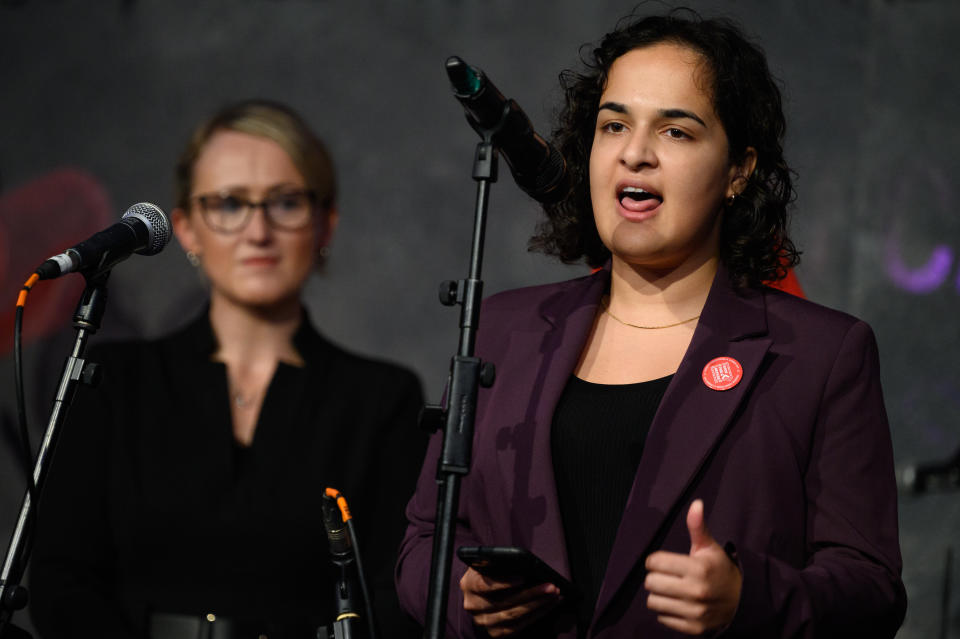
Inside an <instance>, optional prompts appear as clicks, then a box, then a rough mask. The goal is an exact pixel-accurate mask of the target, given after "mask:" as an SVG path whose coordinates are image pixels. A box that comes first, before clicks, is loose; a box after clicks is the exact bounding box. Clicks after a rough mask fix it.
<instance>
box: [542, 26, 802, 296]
mask: <svg viewBox="0 0 960 639" xmlns="http://www.w3.org/2000/svg"><path fill="white" fill-rule="evenodd" d="M663 42H669V43H675V44H679V45H681V46H684V47H688V48H690V49H692V50H693V51H695V52H697V53H699V54H700V55H701V56H702V58H703V60H704V62H705V63H706V70H707V71H708V75H707V76H706V77H707V79H708V81H709V86H710V89H711V90H712V94H713V104H714V108H715V109H716V112H717V115H718V116H719V118H720V121H721V122H722V124H723V128H724V131H725V132H726V134H727V139H728V142H729V148H730V150H729V153H730V161H731V162H732V163H735V164H739V163H741V162H742V161H743V160H744V157H745V153H746V151H747V148H748V147H753V148H754V149H756V152H757V164H756V168H755V170H754V171H753V173H752V174H751V175H750V176H749V177H747V178H744V179H745V181H746V184H745V185H744V188H743V189H742V190H741V192H740V195H738V196H737V197H736V198H735V199H734V201H733V202H732V203H724V205H723V206H724V213H723V220H722V222H721V225H722V227H721V239H720V259H721V261H722V262H723V264H724V265H725V266H726V268H727V270H728V272H729V274H730V278H731V280H732V282H733V283H734V285H736V286H740V287H746V286H759V285H760V284H762V283H764V282H773V281H776V280H779V279H782V278H783V277H785V276H786V272H787V268H788V267H791V266H794V265H796V264H797V263H798V262H799V252H798V251H797V249H796V247H795V246H794V244H793V242H792V241H791V240H790V238H789V237H788V236H787V205H788V204H789V203H790V202H791V201H792V200H793V197H794V191H793V185H792V181H791V175H792V171H791V170H790V168H789V167H788V166H787V164H786V161H785V160H784V158H783V145H782V141H783V135H784V131H785V128H786V122H785V120H784V116H783V107H782V104H781V97H780V90H779V89H778V87H777V84H776V82H775V81H774V79H773V77H772V76H771V74H770V70H769V68H768V67H767V61H766V58H765V56H764V54H763V51H761V50H760V48H759V47H758V46H756V45H755V44H752V43H751V42H749V41H748V40H747V39H746V38H745V37H744V35H743V34H742V33H741V31H740V29H739V28H738V27H737V26H736V25H735V24H733V23H732V22H730V21H729V20H726V19H722V18H714V19H704V18H702V17H700V15H699V14H697V13H696V12H695V11H693V10H691V9H674V10H672V11H670V12H669V13H668V14H666V15H662V16H647V17H637V16H630V17H628V18H625V19H624V20H621V22H620V23H619V24H618V25H617V28H616V29H615V30H614V31H613V32H611V33H608V34H607V35H606V36H604V38H603V40H602V41H601V42H600V45H599V46H598V47H596V48H595V49H593V51H592V55H591V56H586V55H583V54H581V57H582V58H583V63H584V65H585V66H586V70H585V71H584V72H583V73H579V72H576V71H572V70H566V71H564V72H562V73H561V74H560V84H561V87H562V88H563V91H564V94H565V104H564V106H563V108H562V109H561V111H560V112H559V114H558V116H557V124H556V127H555V128H554V130H553V139H554V142H555V143H556V145H557V147H558V148H559V149H560V152H561V153H562V154H563V156H564V158H565V159H566V162H567V170H568V171H569V177H570V190H569V192H568V194H567V196H566V197H565V198H564V199H563V200H560V201H559V202H557V203H555V204H545V205H544V212H545V213H546V216H547V219H546V220H544V221H542V222H541V223H540V225H539V226H538V228H537V233H536V235H534V236H533V237H532V238H531V239H530V245H529V247H530V250H535V251H542V252H544V253H547V254H549V255H554V256H556V257H558V258H560V260H561V261H563V262H566V263H573V262H577V261H580V260H581V259H583V260H584V261H585V262H586V263H587V264H588V265H590V266H593V267H597V266H601V265H603V264H604V263H605V262H606V261H607V259H609V257H610V251H609V249H607V247H606V246H604V245H603V242H601V240H600V236H599V234H598V233H597V227H596V225H595V223H594V219H593V207H592V204H591V200H590V178H589V166H590V150H591V147H592V145H593V136H594V129H595V127H596V121H597V111H598V106H599V103H600V95H601V94H602V92H603V89H604V86H605V85H606V81H607V73H608V72H609V70H610V66H611V65H612V64H613V62H614V60H616V59H617V58H619V57H620V56H622V55H623V54H625V53H627V52H629V51H631V50H633V49H638V48H642V47H647V46H651V45H654V44H658V43H663Z"/></svg>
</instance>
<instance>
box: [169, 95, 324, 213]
mask: <svg viewBox="0 0 960 639" xmlns="http://www.w3.org/2000/svg"><path fill="white" fill-rule="evenodd" d="M218 131H239V132H240V133H248V134H250V135H256V136H260V137H264V138H267V139H269V140H272V141H274V142H276V143H277V144H279V145H280V147H281V148H282V149H283V150H284V151H286V152H287V155H289V156H290V160H291V161H292V162H293V165H294V166H295V167H296V168H297V170H298V171H299V172H300V174H301V176H302V177H303V179H304V181H305V182H306V186H307V188H308V189H310V190H311V191H313V193H314V194H315V196H316V203H317V206H318V207H319V208H320V210H321V211H329V210H330V208H331V207H332V206H333V205H334V203H335V202H336V196H337V185H336V176H335V174H334V169H333V160H332V159H331V157H330V153H329V152H328V151H327V147H326V146H325V145H324V143H323V142H322V141H321V140H320V138H318V137H317V136H316V134H314V133H313V131H311V130H310V127H309V126H307V123H306V122H304V120H303V118H301V117H300V116H299V115H298V114H297V113H296V112H295V111H294V110H293V109H291V108H290V107H288V106H286V105H284V104H280V103H279V102H272V101H269V100H246V101H244V102H238V103H236V104H231V105H229V106H227V107H224V108H223V109H221V110H220V111H218V112H217V113H216V114H214V116H213V117H212V118H210V119H209V120H207V121H206V122H203V123H202V124H201V125H200V126H198V127H197V129H196V130H195V131H194V132H193V135H192V136H191V138H190V141H189V142H188V143H187V146H186V148H185V149H184V150H183V152H182V153H181V154H180V159H179V161H178V162H177V168H176V184H175V189H176V192H175V203H176V206H178V207H180V208H182V209H184V210H189V209H190V197H191V196H192V194H193V193H192V192H193V168H194V165H195V164H196V162H197V158H198V157H199V156H200V153H201V152H202V151H203V147H204V146H205V145H206V144H207V142H208V141H209V140H210V138H211V137H212V136H213V134H214V133H216V132H218Z"/></svg>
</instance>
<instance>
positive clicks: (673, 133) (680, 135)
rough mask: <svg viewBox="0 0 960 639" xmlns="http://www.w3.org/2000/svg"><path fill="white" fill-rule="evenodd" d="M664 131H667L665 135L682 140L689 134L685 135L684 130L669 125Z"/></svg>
mask: <svg viewBox="0 0 960 639" xmlns="http://www.w3.org/2000/svg"><path fill="white" fill-rule="evenodd" d="M666 133H667V137H671V138H674V139H677V140H682V139H685V138H689V137H690V136H689V135H687V133H686V131H683V130H682V129H678V128H676V127H671V128H669V129H667V131H666Z"/></svg>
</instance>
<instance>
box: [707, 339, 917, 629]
mask: <svg viewBox="0 0 960 639" xmlns="http://www.w3.org/2000/svg"><path fill="white" fill-rule="evenodd" d="M894 478H895V475H894V470H893V452H892V445H891V440H890V430H889V426H888V424H887V417H886V411H885V410H884V406H883V395H882V391H881V387H880V373H879V361H878V355H877V345H876V341H875V339H874V336H873V332H872V331H871V330H870V328H869V327H868V326H867V325H866V324H865V323H863V322H858V323H855V324H853V325H852V326H851V328H850V329H849V330H848V331H847V334H846V335H845V336H844V338H843V341H842V343H841V346H840V348H839V350H838V352H837V355H836V359H835V360H834V362H833V367H832V370H831V371H830V374H829V376H828V378H827V382H826V384H825V387H824V389H823V392H822V395H821V403H820V407H819V410H818V414H817V421H816V424H815V430H814V433H813V441H812V448H811V454H810V456H809V459H808V464H807V467H806V470H805V477H804V485H805V489H806V500H807V502H806V556H807V561H806V565H805V566H803V567H802V568H800V569H798V568H796V567H793V566H791V565H789V564H787V563H785V562H783V561H781V560H778V559H776V558H773V557H770V556H766V555H763V554H760V553H756V552H752V551H751V550H750V549H749V548H741V549H738V550H737V559H738V561H739V564H740V567H741V570H742V572H743V589H742V592H741V598H740V606H739V608H738V611H737V614H736V616H735V618H734V621H733V623H732V624H731V626H730V627H729V628H728V629H727V631H726V632H724V633H723V634H724V636H735V637H791V638H794V637H796V638H801V637H803V638H813V637H816V638H817V639H821V638H824V637H874V638H877V639H883V638H885V637H893V636H894V635H895V634H896V631H897V629H898V628H899V626H900V623H901V622H902V621H903V617H904V614H905V611H906V593H905V590H904V587H903V583H902V581H901V578H900V571H901V559H900V546H899V540H898V531H897V493H896V485H895V479H894Z"/></svg>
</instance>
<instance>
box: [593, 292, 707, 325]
mask: <svg viewBox="0 0 960 639" xmlns="http://www.w3.org/2000/svg"><path fill="white" fill-rule="evenodd" d="M600 304H601V305H603V310H604V311H605V312H606V314H607V315H609V316H610V317H612V318H613V319H615V320H616V321H618V322H620V323H621V324H623V325H624V326H629V327H630V328H642V329H644V330H648V331H655V330H657V329H660V328H672V327H674V326H680V325H681V324H686V323H687V322H692V321H693V320H695V319H699V318H700V314H699V313H697V314H696V315H694V316H693V317H691V318H690V319H685V320H682V321H679V322H674V323H673V324H664V325H663V326H640V325H639V324H631V323H630V322H624V321H623V320H622V319H620V318H619V317H617V316H616V315H614V314H613V313H611V312H610V296H609V295H604V296H603V297H601V298H600Z"/></svg>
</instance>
